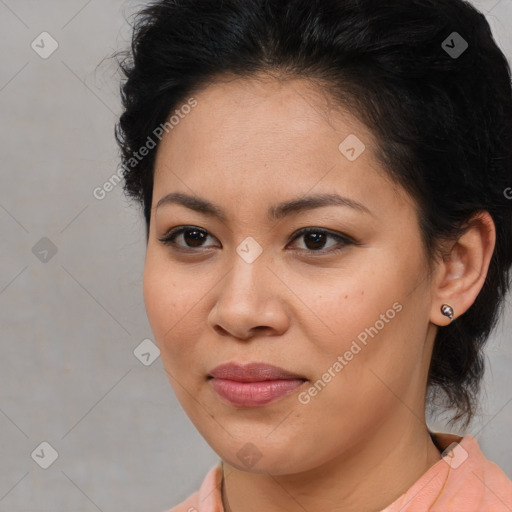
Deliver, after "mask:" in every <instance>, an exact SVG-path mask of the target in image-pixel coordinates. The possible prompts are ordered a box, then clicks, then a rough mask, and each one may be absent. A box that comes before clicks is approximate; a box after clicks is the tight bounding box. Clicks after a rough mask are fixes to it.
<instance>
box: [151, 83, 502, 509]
mask: <svg viewBox="0 0 512 512" xmlns="http://www.w3.org/2000/svg"><path fill="white" fill-rule="evenodd" d="M194 98H195V99H196V100H197V106H196V107H195V108H193V109H192V111H191V112H190V113H189V114H188V115H186V116H185V117H184V119H182V120H181V121H180V122H179V124H178V125H176V126H175V127H174V128H173V129H172V130H171V131H169V133H168V134H166V135H165V136H164V138H163V139H162V141H161V143H160V145H159V148H158V153H157V158H156V163H155V181H154V189H153V202H152V207H153V210H152V216H151V222H150V234H149V241H148V245H147V252H146V260H145V267H144V280H143V284H144V300H145V304H146V311H147V315H148V319H149V322H150V325H151V328H152V330H153V333H154V336H155V339H156V342H157V344H158V346H159V348H160V351H161V358H162V362H163V365H164V368H165V370H166V373H167V375H168V378H169V382H170V384H171V386H172V388H173V390H174V392H175V393H176V396H177V398H178V400H179V402H180V404H181V405H182V407H183V409H184V410H185V412H186V414H187V415H188V416H189V417H190V419H191V421H192V422H193V423H194V425H195V426H196V428H197V429H198V431H199V432H200V433H201V435H202V436H203V437H204V438H205V440H206V441H207V442H208V443H209V444H210V446H211V447H212V449H213V450H215V452H216V453H217V454H218V455H219V456H220V457H221V458H222V460H223V461H224V471H225V479H224V488H223V491H224V501H225V508H226V511H227V512H231V511H235V512H253V511H254V512H256V511H258V512H259V511H261V510H265V511H268V512H274V511H283V510H286V511H290V512H295V511H301V512H303V511H304V509H305V510H308V511H311V512H314V511H317V510H336V511H358V512H361V511H374V510H380V509H382V508H384V507H386V506H387V505H389V504H390V503H391V502H392V501H394V500H395V499H396V498H398V497H399V496H400V495H401V494H402V493H404V492H405V491H406V490H407V489H408V488H409V487H410V486H411V485H412V484H413V483H414V482H415V481H416V480H417V479H418V478H419V477H420V476H421V475H422V474H423V473H424V472H425V471H427V470H428V468H430V467H431V466H432V465H433V464H434V463H436V462H437V461H438V460H440V458H441V455H440V453H439V451H438V450H437V448H436V447H435V445H434V444H433V443H432V441H431V439H430V436H429V434H428V430H427V426H426V423H425V413H424V410H425V391H426V382H427V370H428V366H429V362H430V357H431V352H432V345H433V341H434V338H435V335H436V332H437V330H438V328H439V327H438V326H444V325H447V324H448V323H449V319H448V318H446V317H445V316H443V315H442V314H441V311H440V307H441V305H442V304H443V303H448V304H451V305H452V306H453V307H454V309H455V316H456V317H457V316H460V315H461V314H463V313H464V311H466V310H467V309H468V308H469V306H470V305H471V304H472V303H473V301H474V299H475V298H476V296H477V294H478V292H479V291H480V289H481V287H482V285H483V282H484V279H485V275H486V272H487V268H488V264H489V260H490V257H491V254H492V250H493V248H494V243H495V232H494V224H493V223H492V220H491V218H490V216H489V215H488V214H487V213H486V212H483V213H482V214H481V215H480V216H479V217H477V218H475V222H474V223H473V225H472V226H471V227H470V228H468V230H467V232H466V234H464V235H463V236H462V237H461V238H460V239H459V241H458V242H457V243H455V242H452V243H451V244H449V245H448V246H447V247H446V250H447V256H446V257H445V258H444V259H440V260H439V261H437V262H436V264H435V267H434V272H433V273H432V274H431V275H429V273H428V271H427V259H426V255H425V252H424V249H423V245H422V241H421V238H420V231H419V226H418V217H417V212H416V205H415V202H414V201H413V200H412V199H411V198H410V197H409V196H408V195H407V194H406V192H405V191H404V190H403V189H402V188H401V187H399V186H397V185H396V184H393V183H392V182H391V181H390V180H389V179H388V178H387V177H386V175H385V173H384V172H383V170H382V168H381V167H380V166H379V164H378V163H377V160H376V159H375V158H374V154H373V148H374V147H375V143H374V139H373V136H372V134H371V132H370V131H369V130H368V129H367V128H366V127H365V126H364V125H363V124H362V123H360V122H359V121H358V119H357V118H356V117H354V116H352V115H350V114H349V113H348V112H345V111H343V110H341V109H339V108H335V106H333V104H332V102H330V101H329V99H328V97H327V96H326V95H323V94H322V93H321V92H319V87H318V86H316V88H315V89H314V88H313V87H312V84H311V83H310V82H308V81H306V80H300V79H297V80H287V81H279V80H277V79H275V78H274V77H268V76H260V77H257V78H256V77H253V78H251V79H248V78H244V79H240V78H239V79H230V80H228V79H225V80H217V81H215V82H213V83H212V84H210V85H209V86H207V87H205V88H203V89H202V90H200V91H199V92H198V93H197V94H194ZM349 134H355V135H356V136H357V137H358V138H359V139H360V140H361V141H363V142H364V143H365V145H366V150H365V151H364V152H363V153H362V154H361V155H360V156H359V157H358V158H357V159H356V160H355V161H353V162H351V161H349V160H348V159H347V158H345V157H344V156H343V155H342V154H341V152H340V150H339V149H338V146H339V144H340V142H341V141H343V140H344V139H345V138H346V137H347V135H349ZM170 192H182V193H185V194H190V195H195V196H199V197H202V198H205V199H207V200H209V201H211V202H212V203H215V204H216V205H217V206H218V207H219V208H222V209H223V210H224V212H225V215H226V220H225V221H221V220H219V219H216V218H213V217H210V216H207V215H204V214H201V213H199V212H196V211H193V210H191V209H189V208H186V207H184V206H182V205H179V204H168V205H165V206H162V207H160V208H159V209H156V204H157V202H158V201H159V200H160V198H162V197H163V196H165V195H166V194H168V193H170ZM333 192H336V193H338V194H340V195H342V196H345V197H348V198H351V199H353V200H355V201H358V202H360V203H362V204H363V205H364V206H366V207H367V208H368V209H369V210H370V212H371V213H364V212H361V211H358V210H356V209H353V208H350V207H347V206H327V207H321V208H316V209H310V210H305V211H301V212H299V213H295V214H293V215H290V216H289V217H286V218H284V219H281V220H279V221H270V220H268V219H267V217H266V211H267V208H268V207H269V206H270V205H272V204H276V203H279V202H281V201H287V200H290V199H294V198H299V197H302V196H304V195H307V194H313V193H333ZM176 226H195V227H199V228H202V229H204V230H206V231H207V232H208V233H207V234H208V237H207V238H205V239H204V241H203V242H202V247H201V246H200V245H201V244H199V246H198V247H195V246H192V247H191V244H193V241H194V239H193V237H190V236H187V237H184V236H183V235H178V236H177V238H176V239H175V244H176V246H175V247H174V248H173V247H172V246H169V245H165V244H164V243H162V242H161V241H159V240H158V239H159V238H161V237H163V236H164V235H165V234H166V233H167V232H168V231H169V230H170V229H171V228H173V227H176ZM309 226H311V227H316V228H324V229H328V230H332V231H334V232H337V233H339V234H342V235H345V236H348V237H351V238H352V239H354V240H355V241H356V242H357V243H356V244H347V245H345V246H342V245H337V240H336V239H333V238H331V237H327V238H325V241H324V244H323V246H322V244H321V243H320V244H318V243H317V245H316V246H315V244H314V243H312V242H311V240H310V239H308V237H307V236H304V235H302V236H300V237H299V238H296V239H295V240H294V239H293V234H294V233H295V232H296V231H297V230H299V229H300V228H303V227H309ZM249 236H250V237H252V238H254V239H255V240H256V241H257V242H258V243H259V245H260V246H261V248H262V249H263V252H262V253H261V254H260V256H259V257H258V258H257V259H256V260H255V261H253V262H252V263H247V262H246V261H244V260H243V259H242V258H241V257H240V256H239V254H238V253H237V251H236V248H237V246H238V245H239V244H240V243H241V242H242V241H244V240H245V239H246V238H247V237H249ZM176 247H177V249H176ZM187 247H188V252H186V250H187ZM315 247H319V248H324V249H325V251H326V253H325V254H324V255H318V252H316V253H315ZM337 247H341V251H340V252H338V253H330V254H329V253H328V251H329V249H333V248H337ZM180 248H181V249H182V250H181V251H180V250H179V249H180ZM183 249H184V250H183ZM397 302H398V303H399V304H400V305H401V306H402V309H401V311H400V312H397V313H396V315H395V316H394V318H393V319H391V320H389V321H388V322H386V323H385V325H384V327H383V328H381V329H380V330H379V331H378V334H377V335H375V336H374V337H373V338H371V337H370V338H368V343H367V345H366V346H363V348H362V349H361V351H360V352H358V353H357V355H355V356H354V357H353V359H352V360H351V361H349V362H348V363H347V364H346V366H344V367H343V369H342V371H340V372H338V373H336V376H335V377H333V378H332V379H331V381H330V382H329V383H328V384H327V385H326V386H325V387H324V388H323V389H322V390H321V392H319V393H318V394H317V395H316V396H314V397H312V398H311V400H310V401H309V403H307V404H303V403H300V402H299V400H298V395H299V393H300V392H303V391H305V390H306V391H307V390H308V389H309V388H310V387H311V386H312V384H313V383H315V382H316V381H317V380H318V379H319V378H321V377H322V375H323V374H324V373H325V372H327V370H328V369H329V368H330V367H332V366H333V363H334V362H335V361H336V360H337V357H338V356H339V355H343V354H344V353H345V352H346V351H347V350H348V349H349V348H350V345H351V343H352V341H353V340H355V339H356V338H357V336H358V334H359V333H361V332H362V331H364V330H365V328H369V327H370V326H375V324H376V321H377V320H379V319H380V318H381V316H380V315H381V314H384V313H385V312H386V311H387V310H389V309H390V308H392V305H393V304H394V303H397ZM250 361H258V362H265V363H270V364H274V365H276V366H280V367H282V368H284V369H286V370H288V371H291V372H294V373H297V374H299V375H302V376H304V377H305V378H306V379H307V380H308V381H307V382H306V383H305V384H304V385H302V386H301V387H300V388H298V389H296V390H295V391H293V392H292V393H291V394H289V395H287V396H285V397H283V398H281V399H280V400H278V401H276V402H273V403H270V404H268V405H266V406H264V407H258V408H241V407H235V406H233V405H230V404H228V403H227V402H225V401H223V400H222V399H221V398H220V397H219V396H218V395H217V394H216V393H215V392H214V390H213V389H212V387H211V383H210V382H209V380H208V379H207V375H208V373H209V372H210V371H211V370H212V369H213V368H214V367H216V366H217V365H219V364H221V363H226V362H238V363H242V364H243V363H246V362H250ZM247 443H252V444H251V445H250V446H251V448H248V446H249V445H247ZM244 446H245V450H252V453H253V454H255V453H258V454H259V455H260V458H259V460H258V461H257V462H256V463H255V464H254V465H252V466H249V465H248V464H247V463H246V462H244V461H243V460H242V459H241V458H239V457H238V456H237V452H239V450H240V449H242V448H243V447H244Z"/></svg>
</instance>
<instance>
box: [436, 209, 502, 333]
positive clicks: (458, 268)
mask: <svg viewBox="0 0 512 512" xmlns="http://www.w3.org/2000/svg"><path fill="white" fill-rule="evenodd" d="M495 243H496V227H495V225H494V222H493V220H492V217H491V215H490V214H489V212H487V211H481V212H478V213H477V214H475V215H474V216H473V217H472V218H471V219H470V220H469V221H468V224H467V227H466V230H465V231H464V233H463V234H462V236H461V237H460V238H459V239H458V240H457V241H456V242H453V241H451V242H450V243H449V244H446V245H445V248H444V255H443V258H442V260H441V261H440V262H439V263H438V264H437V267H436V270H435V271H434V278H433V280H432V310H431V312H430V321H431V322H432V323H433V324H436V325H440V326H442V325H448V324H449V323H450V319H449V318H448V317H447V316H445V315H443V314H442V313H441V306H442V305H443V304H449V305H450V306H452V308H453V310H454V313H453V319H454V320H455V319H456V318H457V317H459V316H461V315H462V314H463V313H465V312H466V311H467V310H468V309H469V307H470V306H471V305H472V304H473V302H474V301H475V299H476V297H477V295H478V294H479V292H480V290H481V289H482V286H483V285H484V282H485V278H486V276H487V271H488V269H489V263H490V261H491V257H492V253H493V251H494V245H495Z"/></svg>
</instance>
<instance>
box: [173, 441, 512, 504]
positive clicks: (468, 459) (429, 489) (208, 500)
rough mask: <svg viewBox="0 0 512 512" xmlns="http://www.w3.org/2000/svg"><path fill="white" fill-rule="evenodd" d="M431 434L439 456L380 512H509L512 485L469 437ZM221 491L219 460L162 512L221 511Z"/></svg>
mask: <svg viewBox="0 0 512 512" xmlns="http://www.w3.org/2000/svg"><path fill="white" fill-rule="evenodd" d="M432 435H433V436H434V437H435V441H436V443H437V445H438V446H440V447H441V448H442V449H443V450H444V451H443V454H442V455H443V458H442V459H441V460H439V461H438V462H436V463H435V464H434V465H433V466H432V467H431V468H430V469H428V470H427V471H426V473H424V474H423V475H422V476H421V477H420V478H419V479H418V480H417V481H416V482H415V483H414V484H413V485H412V486H411V487H410V488H409V489H408V490H407V491H406V492H405V493H404V494H402V495H401V496H399V497H398V498H397V499H396V500H395V501H394V502H393V503H391V504H390V505H388V506H387V507H386V508H385V509H383V510H381V512H512V481H511V480H509V478H508V477H507V476H506V475H505V473H504V472H503V471H502V470H501V469H500V468H499V467H498V466H497V465H496V464H495V463H494V462H491V461H490V460H488V459H487V458H486V457H485V456H484V454H483V453H482V451H481V450H480V447H479V445H478V442H477V440H476V439H475V438H474V437H472V436H470V435H467V436H464V437H460V436H456V435H454V434H445V433H432ZM448 447H450V449H449V450H447V448H448ZM221 489H222V468H221V463H220V461H219V463H218V464H217V465H215V466H214V467H213V468H211V469H210V471H209V472H208V473H207V475H206V477H205V478H204V480H203V482H202V484H201V486H200V487H199V490H197V491H196V492H194V493H193V494H192V495H190V496H189V497H188V498H187V499H186V500H185V501H183V502H182V503H180V504H179V505H177V506H175V507H174V508H172V509H171V510H169V511H168V512H224V507H223V505H222V495H221Z"/></svg>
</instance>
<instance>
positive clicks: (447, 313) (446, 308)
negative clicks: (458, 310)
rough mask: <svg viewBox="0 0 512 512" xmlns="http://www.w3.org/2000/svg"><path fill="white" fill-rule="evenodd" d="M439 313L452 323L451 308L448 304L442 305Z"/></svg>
mask: <svg viewBox="0 0 512 512" xmlns="http://www.w3.org/2000/svg"><path fill="white" fill-rule="evenodd" d="M441 313H442V314H443V315H444V316H447V317H448V318H449V319H450V323H452V321H453V308H452V307H451V306H450V304H443V305H442V306H441Z"/></svg>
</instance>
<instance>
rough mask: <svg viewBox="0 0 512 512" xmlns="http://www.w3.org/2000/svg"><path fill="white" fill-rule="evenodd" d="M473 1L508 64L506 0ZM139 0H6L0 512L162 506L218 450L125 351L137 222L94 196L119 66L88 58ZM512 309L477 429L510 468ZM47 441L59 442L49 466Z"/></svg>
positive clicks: (182, 491)
mask: <svg viewBox="0 0 512 512" xmlns="http://www.w3.org/2000/svg"><path fill="white" fill-rule="evenodd" d="M474 3H475V5H476V6H477V7H479V8H480V9H481V10H482V12H484V13H486V15H487V17H488V19H489V21H490V23H491V26H492V28H493V32H494V35H495V38H496V39H497V41H498V43H499V44H500V46H501V47H502V49H503V50H504V51H505V52H506V54H507V56H508V58H509V60H510V59H511V57H512V36H511V35H510V33H511V32H512V31H511V30H510V27H511V26H512V0H501V1H498V0H480V1H475V2H474ZM141 5H142V3H141V2H137V3H136V2H126V1H121V0H108V1H106V0H103V1H100V0H89V1H86V0H67V1H66V2H64V1H57V0H47V1H41V0H0V34H1V35H0V38H1V39H0V40H1V45H0V62H1V66H0V109H1V122H0V141H1V145H0V148H1V153H0V154H1V178H2V180H1V188H0V236H1V241H0V258H1V259H0V261H1V265H0V335H1V348H2V359H1V373H0V460H1V470H0V510H2V511H20V512H21V511H37V512H42V511H52V512H60V511H66V512H75V511H76V512H81V511H84V512H89V511H91V512H93V511H98V510H100V511H103V512H109V511H112V512H114V511H115V512H118V511H119V512H120V511H124V512H135V511H153V512H163V511H164V510H167V509H168V508H170V507H171V506H174V505H175V504H177V503H178V502H179V501H181V500H183V499H184V498H185V497H187V496H188V495H189V494H190V493H192V492H193V491H195V490H196V488H197V487H198V485H199V484H200V482H201V481H202V479H203V477H204V475H205V474H206V471H207V470H208V469H209V468H210V467H211V466H212V465H213V464H214V463H215V462H216V461H217V460H218V457H217V455H216V454H215V453H214V452H213V451H212V450H211V449H210V448H209V446H208V445H207V444H206V442H205V441H204V440H203V439H202V437H201V436H200V435H199V434H198V433H197V432H196V430H195V428H194V426H193V425H192V423H191V422H190V421H189V420H188V418H187V417H186V415H185V414H184V413H183V412H182V410H181V408H180V406H179V405H178V403H177V401H176V399H175V397H174V395H173V393H172V389H171V387H170V385H169V382H168V380H167V378H166V374H165V372H164V370H163V367H162V364H161V360H160V358H158V359H156V360H155V361H154V362H153V363H152V364H151V365H149V366H146V365H144V364H142V363H141V361H140V360H139V359H137V358H136V357H135V355H134V350H135V348H136V347H137V346H138V345H139V344H140V343H141V342H142V340H144V339H146V338H149V339H151V338H152V333H151V329H150V327H149V323H148V321H147V318H146V315H145V310H144V304H143V296H142V270H143V264H144V251H145V245H144V229H143V221H142V216H141V214H140V213H139V211H138V210H137V208H136V207H135V205H133V204H130V203H128V202H127V201H126V199H125V198H124V196H123V195H122V191H121V185H118V186H117V187H115V188H114V189H113V190H112V191H111V192H109V193H108V194H107V195H106V197H105V198H104V199H102V200H98V199H96V198H95V197H94V196H93V190H94V189H95V188H96V187H101V186H102V185H103V184H104V183H105V181H107V180H108V179H109V178H110V177H111V176H112V175H113V174H114V173H115V172H116V170H117V167H118V153H117V148H116V146H115V142H114V138H113V127H114V124H115V122H116V121H117V116H118V115H119V113H120V103H119V98H118V80H119V77H118V75H117V74H116V70H115V67H114V66H113V64H112V63H111V62H108V61H107V62H104V63H103V64H102V65H101V66H99V67H97V66H98V64H99V63H100V62H101V61H102V59H103V58H104V57H106V56H108V55H110V54H111V53H112V52H113V51H114V50H116V49H118V48H121V47H123V48H124V47H125V46H126V44H127V41H128V38H129V35H130V30H129V26H128V25H127V23H126V21H125V16H128V15H129V14H130V13H132V12H134V11H135V10H137V8H138V7H140V6H141ZM43 31H46V32H49V33H50V34H51V36H52V37H53V38H54V39H55V40H56V41H57V42H58V45H59V47H58V49H57V50H56V51H55V52H54V53H53V54H52V55H51V56H50V57H49V58H47V59H43V58H41V57H40V56H39V55H38V54H37V53H36V52H35V51H34V50H33V49H32V47H31V43H32V41H34V40H36V42H37V41H38V40H39V41H40V38H39V39H36V38H38V36H39V34H41V33H42V32H43ZM45 41H46V42H45V49H46V50H47V49H48V48H49V47H50V46H49V41H48V40H45ZM40 44H41V43H40ZM41 51H42V49H41ZM43 237H46V238H47V239H49V240H50V241H51V244H53V245H54V246H55V248H56V249H57V252H56V254H52V252H51V246H50V243H49V242H48V241H47V240H43V241H40V240H41V239H42V238H43ZM38 243H39V245H36V244H38ZM34 246H35V247H36V249H34V250H33V248H34ZM45 249H46V250H49V252H48V253H47V254H45V253H44V250H45ZM38 251H39V252H38ZM34 253H36V254H34ZM45 258H46V259H47V261H46V262H45V261H44V259H45ZM41 259H43V261H41ZM506 310H507V312H506V316H505V317H504V318H503V320H502V322H501V323H500V324H499V326H498V327H497V329H496V330H495V332H494V334H493V337H492V340H491V341H490V343H489V345H488V348H487V355H488V370H487V374H486V386H485V393H484V394H483V395H482V413H481V415H480V416H479V417H478V418H477V419H476V420H475V422H474V424H473V426H472V428H471V429H470V433H471V434H473V435H475V437H476V438H477V439H478V441H479V443H480V445H481V446H482V449H483V450H484V453H485V454H486V455H487V456H488V457H489V458H490V459H491V460H494V461H495V462H497V463H498V464H499V465H500V466H501V467H502V468H503V470H504V471H505V472H506V473H507V475H508V476H509V477H511V478H512V457H511V454H512V436H511V435H510V434H511V432H512V428H511V427H512V403H511V402H512V385H511V384H512V376H511V375H512V372H511V369H512V343H511V334H512V314H511V310H512V308H511V301H510V299H509V301H508V303H507V304H506ZM430 426H431V427H432V428H434V429H437V430H445V431H447V429H446V428H445V427H444V424H443V423H442V422H441V421H439V420H438V421H437V422H432V423H431V425H430ZM452 431H453V430H452ZM43 441H46V442H48V443H49V444H50V445H51V446H53V447H54V449H55V450H56V451H57V452H58V458H57V459H56V460H55V462H54V463H53V464H52V465H51V466H50V467H49V468H48V469H42V468H41V467H40V466H39V465H38V463H36V461H43V459H44V460H48V457H49V454H50V451H49V449H48V448H44V446H43V447H42V449H43V452H41V448H38V447H39V445H40V443H42V442H43ZM36 448H37V450H36ZM34 450H36V452H35V453H36V454H37V453H39V458H37V455H34V456H33V457H32V456H31V454H32V453H33V452H34ZM45 450H46V451H45Z"/></svg>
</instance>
